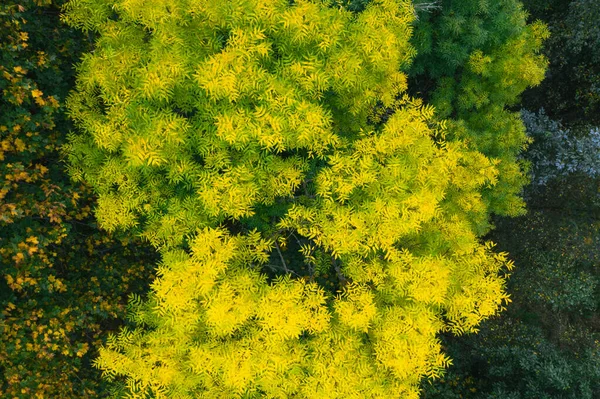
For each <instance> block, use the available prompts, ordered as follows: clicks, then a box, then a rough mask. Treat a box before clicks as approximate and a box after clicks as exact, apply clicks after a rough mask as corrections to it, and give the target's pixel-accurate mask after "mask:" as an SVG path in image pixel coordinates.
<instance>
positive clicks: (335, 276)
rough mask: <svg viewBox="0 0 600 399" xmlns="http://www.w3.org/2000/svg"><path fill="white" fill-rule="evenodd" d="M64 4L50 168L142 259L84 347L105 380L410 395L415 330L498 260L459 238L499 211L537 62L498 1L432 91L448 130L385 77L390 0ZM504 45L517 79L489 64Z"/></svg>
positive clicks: (218, 389)
mask: <svg viewBox="0 0 600 399" xmlns="http://www.w3.org/2000/svg"><path fill="white" fill-rule="evenodd" d="M65 12H66V13H65V16H64V21H66V22H67V23H68V24H70V25H71V26H73V27H77V28H81V29H82V30H83V31H84V32H92V33H94V34H97V35H98V40H97V41H96V43H95V48H94V51H93V52H90V53H86V54H85V55H84V56H83V58H82V61H81V63H79V64H78V65H77V82H76V85H75V90H74V91H73V92H72V93H71V94H70V96H69V98H68V100H67V106H68V113H69V116H70V117H71V118H72V119H73V121H74V122H75V124H76V126H77V131H76V132H75V133H73V134H72V135H70V138H69V144H68V145H67V146H66V147H65V153H66V154H67V156H68V159H69V164H70V165H69V171H70V174H71V176H72V177H73V178H74V180H75V181H81V182H86V183H88V184H90V185H91V186H92V187H93V188H94V190H95V192H96V193H98V196H99V197H98V206H97V208H96V216H97V219H98V222H99V224H100V225H101V226H102V227H103V228H105V229H107V230H109V231H115V232H116V231H129V232H130V234H135V235H139V236H141V237H144V238H145V239H147V240H149V241H150V242H151V243H152V244H153V245H154V246H155V247H156V248H157V249H158V250H159V251H160V254H161V256H162V261H161V262H160V264H159V266H158V270H157V275H158V277H157V278H156V280H154V282H153V283H152V285H151V288H152V291H151V292H150V294H149V295H148V297H147V298H141V297H135V298H134V300H133V301H132V303H131V311H130V314H129V318H130V320H131V321H132V322H134V323H135V324H136V327H135V328H124V329H122V330H121V332H120V333H119V334H117V335H113V336H111V338H110V339H109V341H108V343H107V345H106V346H104V347H103V349H102V350H101V351H100V356H99V357H98V358H97V360H96V363H95V364H96V366H98V367H99V368H101V369H102V370H103V373H104V375H105V376H106V377H107V378H108V379H109V380H111V381H114V382H115V384H114V392H113V394H114V396H115V397H121V396H122V395H129V396H130V397H149V396H150V397H157V398H158V397H170V398H175V397H177V398H195V397H206V398H222V397H227V398H233V397H244V398H254V397H257V398H258V397H279V398H286V397H303V398H335V397H356V398H364V397H371V398H391V397H397V398H400V397H401V398H416V397H417V396H418V384H419V381H420V380H421V378H423V377H425V376H429V377H435V376H437V375H439V374H440V373H441V372H442V370H443V368H444V367H445V366H446V365H447V364H448V363H449V359H448V358H447V357H446V356H445V355H444V353H443V352H442V349H441V346H440V342H439V340H438V338H437V334H438V333H439V332H441V331H450V332H453V333H455V334H462V333H464V332H471V331H476V330H477V326H478V324H479V323H480V322H481V321H482V320H484V319H486V318H488V317H489V316H491V315H494V314H496V313H497V312H498V311H499V309H501V308H502V305H503V304H504V303H506V301H507V300H508V296H507V294H506V293H505V291H504V285H505V272H506V271H507V270H508V269H510V268H511V266H512V265H511V262H509V261H507V259H506V254H504V253H496V252H494V251H493V249H492V248H493V244H492V243H490V242H481V241H480V239H479V236H480V235H481V234H482V232H484V231H486V229H487V228H489V226H488V224H487V218H488V217H489V214H490V212H500V213H507V214H517V213H519V212H520V208H521V207H522V202H521V201H520V200H519V199H518V197H517V193H518V191H519V190H520V188H521V186H522V185H523V183H524V178H523V169H522V166H521V165H520V164H519V163H518V162H517V159H516V155H517V153H518V151H519V150H520V149H521V148H523V147H524V145H525V144H526V137H525V135H524V130H523V126H522V124H520V122H519V120H518V115H517V116H515V115H510V114H506V113H504V107H506V106H509V105H511V104H513V103H514V101H516V98H517V96H518V94H519V93H520V91H522V90H523V89H524V88H525V87H526V86H527V85H533V84H536V83H538V82H539V80H541V78H542V76H543V71H544V66H545V64H544V60H543V58H541V57H538V56H536V55H535V54H536V52H537V50H538V47H539V45H540V43H541V40H542V39H543V37H544V36H545V33H544V29H543V26H541V25H536V26H533V27H531V28H525V23H524V14H519V13H518V9H516V10H515V15H514V21H517V22H519V23H520V25H519V26H520V27H521V28H522V32H523V33H522V34H521V36H519V37H516V38H512V36H510V35H507V37H505V38H504V39H505V40H506V41H505V42H503V43H501V45H500V46H499V47H498V46H496V47H494V45H493V44H494V43H490V45H489V46H488V47H486V48H483V49H475V48H474V49H473V50H472V52H471V53H470V54H468V56H467V57H466V58H465V62H468V65H469V66H468V68H469V69H468V71H467V72H465V73H464V75H463V76H462V78H461V79H460V82H459V84H458V86H457V87H456V88H455V89H452V90H455V91H453V92H449V91H448V90H446V91H443V90H442V89H440V90H442V91H438V92H436V93H434V94H433V98H434V101H433V102H434V104H436V106H437V107H438V108H443V109H442V110H441V115H442V116H444V117H447V118H450V126H448V123H447V122H446V121H445V120H443V119H441V118H439V117H438V116H436V110H435V109H434V108H433V107H432V106H430V105H426V104H424V103H423V101H422V100H421V99H419V98H418V97H417V96H412V97H411V96H409V95H408V92H407V89H408V88H409V87H408V77H407V74H406V73H405V72H404V71H406V70H407V69H409V68H410V67H411V64H412V62H413V60H415V55H417V57H418V51H419V49H418V48H415V46H414V44H413V43H411V38H412V36H411V35H412V32H413V24H414V23H415V16H416V14H415V9H414V8H413V5H412V4H411V2H409V1H404V0H401V1H394V0H380V1H373V2H371V3H369V4H368V5H366V7H365V8H364V9H363V10H362V11H360V12H351V11H348V10H346V9H345V8H344V7H340V6H339V4H337V2H329V1H307V0H305V1H295V2H291V3H290V2H288V1H287V0H270V1H264V0H261V1H253V0H237V1H234V0H231V1H219V2H217V1H186V0H179V1H168V2H167V1H161V0H158V1H153V2H152V3H148V2H142V1H135V0H131V1H116V0H103V1H97V0H95V1H91V0H74V1H71V2H70V3H68V4H67V5H66V7H65ZM519 32H521V31H519ZM528 38H530V39H532V40H531V41H528ZM484 50H485V51H486V52H488V54H486V53H485V52H484ZM503 51H504V52H506V51H508V52H509V53H510V55H511V57H512V58H510V57H509V58H502V56H503ZM519 57H520V58H519ZM494 60H500V61H499V62H494ZM511 60H512V61H515V60H521V61H524V62H525V64H526V65H527V68H525V69H523V70H520V71H521V72H520V73H521V74H522V78H521V80H519V81H517V82H514V84H513V83H511V81H504V80H501V81H497V80H496V79H498V75H501V74H502V73H503V71H509V70H510V65H512V64H511V62H512V61H511ZM479 77H483V81H484V84H483V85H482V86H480V87H478V86H477V82H478V81H480V80H481V78H479ZM432 78H433V79H438V78H440V77H439V74H438V75H432ZM487 78H489V80H486V79H487ZM440 79H441V80H440V81H439V84H440V85H441V86H442V87H447V86H448V82H449V78H448V77H446V78H444V77H442V78H440ZM444 84H446V86H444ZM492 90H504V91H503V92H501V93H499V94H498V93H496V92H495V91H494V92H493V93H492V92H491V91H492ZM453 93H456V94H453ZM485 93H488V95H489V99H488V100H485V99H483V100H481V101H479V102H477V101H474V100H473V96H478V97H479V98H481V97H482V96H483V95H484V94H485ZM503 93H504V94H503ZM445 104H449V105H450V107H452V106H455V107H456V109H455V111H454V112H453V111H452V109H449V108H448V107H447V106H446V108H444V105H445ZM471 113H472V115H473V118H469V115H471ZM494 113H498V115H494ZM390 114H391V116H390ZM486 118H488V119H486ZM489 118H501V119H502V120H499V119H489ZM507 123H508V125H507ZM477 129H484V130H485V132H486V135H487V136H483V137H484V138H485V137H487V138H488V139H490V140H494V139H495V140H497V142H498V143H501V146H500V147H494V146H491V144H490V143H486V142H485V141H481V140H477V139H476V138H475V135H474V133H473V132H475V131H477ZM482 140H483V139H482Z"/></svg>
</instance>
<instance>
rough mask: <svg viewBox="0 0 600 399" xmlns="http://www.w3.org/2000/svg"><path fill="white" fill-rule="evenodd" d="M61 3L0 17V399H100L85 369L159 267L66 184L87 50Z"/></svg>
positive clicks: (6, 10)
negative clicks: (76, 80)
mask: <svg viewBox="0 0 600 399" xmlns="http://www.w3.org/2000/svg"><path fill="white" fill-rule="evenodd" d="M62 4H64V1H63V0H59V1H28V0H25V1H3V2H2V4H1V5H0V94H1V96H0V110H1V112H0V397H2V398H19V399H31V398H65V399H71V398H72V399H75V398H79V399H80V398H94V399H95V398H98V397H101V396H102V395H103V392H104V391H105V389H104V388H105V383H103V382H102V381H101V379H100V373H99V372H98V371H97V370H95V369H93V368H92V367H91V364H90V363H91V362H90V359H91V358H93V357H94V356H96V354H97V351H98V347H99V346H100V345H101V344H102V343H104V342H105V338H106V332H108V331H110V330H114V329H116V328H117V327H118V326H119V325H121V324H122V323H123V316H124V315H125V313H126V303H127V295H128V294H129V293H142V292H144V289H146V287H147V285H148V283H149V280H150V277H151V274H152V271H153V267H154V262H155V259H156V257H155V256H154V254H153V252H147V251H145V250H144V246H143V245H142V244H141V243H140V241H139V240H132V239H129V238H127V237H124V236H120V237H119V236H118V235H111V234H107V233H106V232H101V231H100V230H99V229H98V228H97V226H96V223H95V220H94V219H93V216H92V208H93V206H94V203H95V197H94V195H93V194H92V191H91V189H90V188H89V187H88V186H86V185H84V184H72V183H71V182H70V181H69V177H68V175H67V174H66V173H65V171H64V165H63V164H62V162H61V156H60V146H61V145H62V144H64V143H65V142H66V135H67V132H68V130H69V129H71V128H72V126H71V124H70V122H69V120H68V119H67V118H66V116H65V114H64V112H63V110H64V107H63V101H64V99H65V97H66V95H67V92H68V90H69V89H70V87H71V86H72V84H73V74H74V70H73V68H72V64H73V63H75V62H77V60H78V59H79V56H80V54H81V53H82V52H83V51H90V49H91V42H90V41H89V40H88V38H87V37H86V36H84V35H82V34H81V33H79V32H77V31H75V30H73V29H71V28H68V27H67V26H66V25H64V24H62V23H61V22H60V19H59V11H60V7H61V5H62Z"/></svg>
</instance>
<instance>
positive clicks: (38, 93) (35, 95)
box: [31, 89, 44, 98]
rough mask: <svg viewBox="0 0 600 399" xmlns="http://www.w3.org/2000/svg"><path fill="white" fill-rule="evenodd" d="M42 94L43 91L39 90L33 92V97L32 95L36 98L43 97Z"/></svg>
mask: <svg viewBox="0 0 600 399" xmlns="http://www.w3.org/2000/svg"><path fill="white" fill-rule="evenodd" d="M42 94H44V93H43V92H42V91H41V90H39V89H35V90H31V95H32V96H33V97H34V98H38V97H41V96H42Z"/></svg>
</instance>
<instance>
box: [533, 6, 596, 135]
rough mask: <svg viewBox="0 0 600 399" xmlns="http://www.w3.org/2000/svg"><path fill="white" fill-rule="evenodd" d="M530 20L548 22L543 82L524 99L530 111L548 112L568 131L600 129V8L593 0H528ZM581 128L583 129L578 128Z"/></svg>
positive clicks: (544, 50) (544, 49)
mask: <svg viewBox="0 0 600 399" xmlns="http://www.w3.org/2000/svg"><path fill="white" fill-rule="evenodd" d="M523 3H524V4H525V6H526V8H527V10H528V11H529V12H530V13H531V18H539V19H542V20H544V21H545V22H546V23H547V24H548V28H549V30H550V32H551V36H550V39H549V40H548V41H547V42H546V44H545V45H544V48H543V53H544V54H545V55H546V56H547V58H548V59H549V61H550V67H549V70H548V74H547V77H546V79H545V80H544V82H543V83H542V84H541V85H540V86H539V87H537V88H536V89H535V90H530V91H529V92H527V93H526V95H525V97H524V104H526V105H527V109H529V110H539V109H540V108H544V109H545V110H546V112H547V114H548V116H549V117H550V118H551V119H553V120H557V121H561V123H563V124H565V125H569V127H575V126H572V125H579V124H583V125H585V127H588V126H589V125H591V126H599V125H600V27H599V26H598V19H599V18H600V4H599V3H598V2H597V1H595V0H553V1H540V0H525V1H523ZM578 127H581V126H578Z"/></svg>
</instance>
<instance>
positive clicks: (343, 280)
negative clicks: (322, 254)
mask: <svg viewBox="0 0 600 399" xmlns="http://www.w3.org/2000/svg"><path fill="white" fill-rule="evenodd" d="M331 263H332V264H333V268H334V269H335V273H336V274H337V278H338V280H340V283H341V285H342V286H344V285H346V284H348V279H347V278H346V276H344V274H343V273H342V269H341V268H340V265H338V263H337V261H336V259H335V258H332V260H331Z"/></svg>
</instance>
